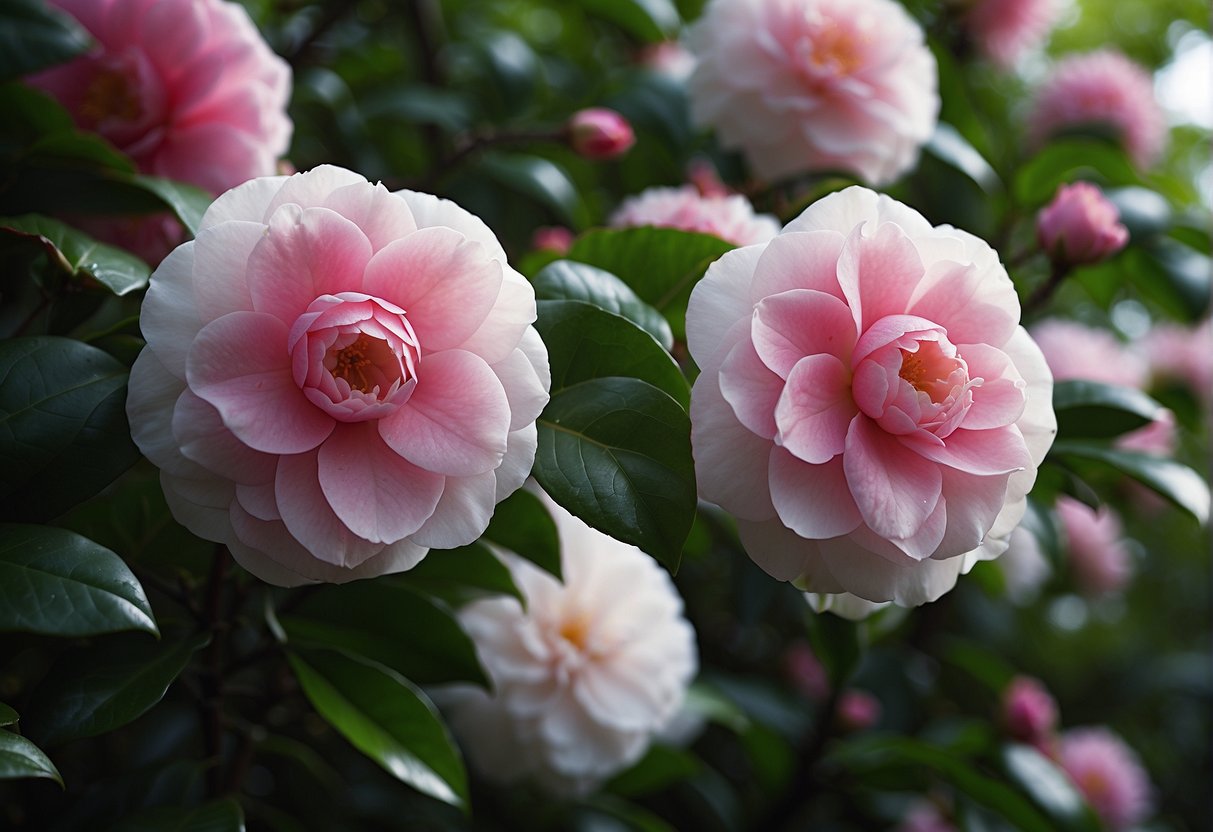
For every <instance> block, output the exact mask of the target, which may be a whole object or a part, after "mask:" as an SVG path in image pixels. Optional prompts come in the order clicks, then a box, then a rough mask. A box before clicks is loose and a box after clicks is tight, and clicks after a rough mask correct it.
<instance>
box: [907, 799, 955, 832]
mask: <svg viewBox="0 0 1213 832" xmlns="http://www.w3.org/2000/svg"><path fill="white" fill-rule="evenodd" d="M896 832H957V827H956V825H955V824H953V823H952V822H951V821H950V820H948V818H947V816H945V815H944V813H943V811H942V810H941V809H940V808H939V806H937V805H936V804H935V803H933V802H931V801H929V800H926V799H925V798H924V799H920V800H916V801H915V802H914V803H913V804H912V805H911V806H910V807H909V808H908V809H907V811H906V813H905V816H904V817H903V818H902V819H901V823H899V824H898V825H897V829H896Z"/></svg>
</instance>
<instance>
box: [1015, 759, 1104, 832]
mask: <svg viewBox="0 0 1213 832" xmlns="http://www.w3.org/2000/svg"><path fill="white" fill-rule="evenodd" d="M1002 764H1003V766H1004V767H1005V768H1006V772H1007V776H1008V777H1010V779H1011V782H1012V783H1014V784H1015V785H1017V786H1019V787H1020V788H1021V789H1023V790H1024V791H1025V792H1027V793H1028V795H1029V796H1030V797H1031V798H1032V799H1033V800H1034V801H1035V802H1036V805H1037V806H1039V807H1040V808H1041V809H1043V810H1044V811H1045V813H1046V814H1048V816H1049V817H1050V818H1052V819H1053V820H1054V821H1055V822H1056V823H1057V825H1058V827H1059V828H1061V829H1067V830H1075V832H1077V831H1078V830H1082V832H1099V829H1100V828H1101V827H1100V824H1099V821H1098V820H1097V819H1096V818H1095V815H1094V814H1092V813H1091V811H1090V809H1088V808H1087V804H1086V801H1085V800H1084V799H1083V797H1082V795H1081V794H1080V793H1079V792H1078V790H1077V789H1075V788H1074V784H1073V783H1071V782H1070V778H1069V776H1067V775H1066V773H1065V772H1064V771H1062V770H1061V769H1060V768H1059V767H1058V766H1057V764H1056V763H1054V762H1053V761H1052V760H1050V759H1048V758H1047V757H1045V756H1043V755H1042V754H1041V753H1040V752H1039V751H1037V750H1036V749H1035V748H1033V747H1031V746H1030V745H1019V744H1011V745H1007V746H1005V747H1004V748H1003V749H1002Z"/></svg>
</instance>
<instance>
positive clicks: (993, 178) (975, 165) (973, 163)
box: [923, 121, 1002, 194]
mask: <svg viewBox="0 0 1213 832" xmlns="http://www.w3.org/2000/svg"><path fill="white" fill-rule="evenodd" d="M923 150H925V151H926V152H927V153H929V154H931V155H932V156H934V157H935V158H936V159H938V160H940V161H941V162H943V163H944V164H946V165H948V166H950V167H952V168H955V169H956V170H958V171H960V172H961V173H963V174H964V175H965V176H967V177H969V178H970V179H972V180H973V182H975V183H976V184H977V186H978V187H980V188H981V189H982V190H983V191H985V192H986V193H990V194H993V193H998V192H999V191H1001V190H1002V181H1001V180H1000V179H999V178H998V174H997V173H995V171H994V168H992V167H990V163H989V162H987V161H986V158H985V157H984V156H982V155H981V153H979V152H978V150H977V148H975V147H973V145H971V144H970V143H969V140H968V139H966V138H965V137H964V136H962V135H961V134H960V131H958V130H957V129H956V128H955V127H953V126H952V125H950V124H947V123H945V122H942V121H941V122H939V124H938V125H936V127H935V132H934V133H933V134H932V135H931V138H930V139H929V140H928V141H927V143H926V145H925V146H924V147H923Z"/></svg>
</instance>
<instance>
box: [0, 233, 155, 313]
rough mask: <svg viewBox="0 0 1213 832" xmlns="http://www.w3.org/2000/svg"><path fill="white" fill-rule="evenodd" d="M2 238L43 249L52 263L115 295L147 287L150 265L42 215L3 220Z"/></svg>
mask: <svg viewBox="0 0 1213 832" xmlns="http://www.w3.org/2000/svg"><path fill="white" fill-rule="evenodd" d="M0 235H2V236H6V237H15V238H19V239H24V240H27V241H28V244H29V245H33V246H40V247H41V248H42V249H43V250H44V251H45V252H46V255H47V257H48V258H49V260H50V262H51V263H53V264H54V265H55V266H56V267H57V268H59V269H60V270H61V271H63V273H64V274H66V275H67V276H69V277H72V278H74V279H76V280H82V281H86V282H87V281H90V280H95V281H96V282H97V283H100V284H101V285H102V286H105V287H106V288H107V289H109V290H110V291H111V292H113V293H114V294H115V295H119V296H121V295H126V294H129V293H131V292H134V291H137V290H139V289H143V288H144V287H146V286H147V281H148V277H150V276H151V270H150V269H149V268H148V266H147V264H146V263H144V262H143V261H142V260H140V259H139V258H138V257H136V256H135V255H133V254H130V253H128V252H125V251H123V250H122V249H118V248H114V247H113V246H107V245H105V244H104V243H99V242H97V241H96V240H94V239H93V238H92V237H90V236H88V235H87V234H85V233H84V232H83V231H77V230H76V229H74V228H72V227H71V226H70V225H66V224H65V223H62V222H59V221H58V220H53V219H50V218H49V217H43V216H40V215H38V214H25V215H23V216H20V217H3V218H0Z"/></svg>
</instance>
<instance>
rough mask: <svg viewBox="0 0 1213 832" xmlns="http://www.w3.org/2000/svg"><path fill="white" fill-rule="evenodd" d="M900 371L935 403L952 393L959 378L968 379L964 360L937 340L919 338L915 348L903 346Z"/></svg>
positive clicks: (963, 381)
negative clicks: (921, 339)
mask: <svg viewBox="0 0 1213 832" xmlns="http://www.w3.org/2000/svg"><path fill="white" fill-rule="evenodd" d="M958 371H959V373H960V375H959V376H958V375H957V373H958ZM897 375H898V376H900V377H901V378H902V379H903V380H904V381H906V382H908V383H909V384H910V386H911V387H913V388H914V389H915V390H918V391H919V392H922V393H926V394H927V396H929V397H930V399H931V401H933V402H935V403H936V404H939V403H941V402H943V401H944V400H945V399H947V398H948V397H949V396H951V395H952V394H953V392H954V391H955V388H956V385H957V383H958V382H959V383H960V384H962V385H963V384H964V383H965V382H966V381H967V380H968V379H967V373H965V372H964V364H963V362H961V361H960V360H959V359H956V358H951V357H949V356H947V355H945V354H944V352H943V350H941V349H940V347H939V342H938V341H920V342H919V343H918V350H917V351H915V352H911V351H909V350H907V349H902V350H901V369H900V370H899V371H898V373H897Z"/></svg>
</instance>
